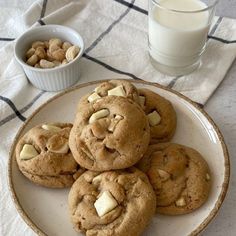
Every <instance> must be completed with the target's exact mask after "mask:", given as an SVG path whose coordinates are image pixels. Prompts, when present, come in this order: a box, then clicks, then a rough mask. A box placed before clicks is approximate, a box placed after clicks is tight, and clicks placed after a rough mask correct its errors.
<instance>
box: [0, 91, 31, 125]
mask: <svg viewBox="0 0 236 236" xmlns="http://www.w3.org/2000/svg"><path fill="white" fill-rule="evenodd" d="M0 100H2V101H4V102H6V103H7V104H8V105H9V106H10V107H11V109H12V110H13V111H14V112H15V114H16V116H17V117H18V118H19V119H20V120H21V121H25V120H26V118H25V117H24V116H23V115H21V113H20V112H19V111H18V110H17V108H16V106H15V104H14V103H13V102H12V101H11V100H10V99H9V98H6V97H3V96H1V95H0Z"/></svg>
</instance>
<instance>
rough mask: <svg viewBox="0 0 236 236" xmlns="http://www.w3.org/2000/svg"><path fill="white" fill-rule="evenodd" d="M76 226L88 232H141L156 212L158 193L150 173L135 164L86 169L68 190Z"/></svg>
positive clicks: (106, 234)
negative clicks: (127, 166)
mask: <svg viewBox="0 0 236 236" xmlns="http://www.w3.org/2000/svg"><path fill="white" fill-rule="evenodd" d="M68 201H69V212H70V217H71V220H72V223H73V225H74V228H75V229H76V230H77V231H79V232H83V233H85V234H86V235H87V236H89V235H97V236H100V235H101V236H111V235H114V236H124V235H129V236H137V235H141V233H142V232H143V231H144V229H145V227H146V226H147V225H148V223H149V222H150V220H151V218H152V216H153V215H154V213H155V208H156V197H155V193H154V191H153V189H152V187H151V185H150V183H149V181H148V178H147V176H146V175H145V174H144V173H142V172H141V171H139V170H138V169H136V168H134V167H132V168H129V169H126V170H116V171H107V172H103V173H99V172H93V171H86V172H85V173H83V174H82V175H81V176H80V177H79V178H78V179H77V180H76V182H75V183H74V184H73V186H72V188H71V190H70V193H69V198H68Z"/></svg>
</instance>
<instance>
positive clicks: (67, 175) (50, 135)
mask: <svg viewBox="0 0 236 236" xmlns="http://www.w3.org/2000/svg"><path fill="white" fill-rule="evenodd" d="M71 127H72V124H68V123H53V124H43V125H38V126H35V127H34V128H32V129H30V130H29V131H28V132H27V133H26V134H25V135H24V136H23V137H21V139H20V140H19V142H18V144H17V146H16V160H17V163H18V166H19V169H20V171H21V172H22V173H23V174H24V175H25V176H26V177H27V178H28V179H30V180H31V181H32V182H34V183H36V184H39V185H43V186H45V187H52V188H63V187H69V186H71V185H72V184H73V182H74V181H75V179H76V178H77V177H78V176H79V175H80V174H81V173H82V172H83V169H82V168H80V167H79V165H78V164H77V162H76V161H75V160H74V158H73V156H72V153H71V151H70V149H69V145H68V138H69V133H70V130H71Z"/></svg>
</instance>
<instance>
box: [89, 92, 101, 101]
mask: <svg viewBox="0 0 236 236" xmlns="http://www.w3.org/2000/svg"><path fill="white" fill-rule="evenodd" d="M99 98H101V96H99V95H98V94H97V93H92V94H91V95H90V96H89V97H88V101H89V102H93V101H96V100H97V99H99Z"/></svg>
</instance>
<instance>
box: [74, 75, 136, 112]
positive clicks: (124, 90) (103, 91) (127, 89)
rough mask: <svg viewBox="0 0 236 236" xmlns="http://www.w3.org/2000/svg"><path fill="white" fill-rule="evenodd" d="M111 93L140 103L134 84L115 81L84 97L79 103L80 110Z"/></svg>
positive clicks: (108, 82)
mask: <svg viewBox="0 0 236 236" xmlns="http://www.w3.org/2000/svg"><path fill="white" fill-rule="evenodd" d="M114 89H115V90H114ZM111 91H113V92H111ZM110 93H111V94H114V95H116V96H122V97H125V98H127V99H130V100H133V101H134V102H136V103H139V96H138V90H137V88H136V87H135V86H134V85H133V84H132V83H130V82H129V81H128V80H118V79H117V80H116V79H114V80H110V81H106V82H103V83H101V84H100V85H99V86H98V87H96V88H95V90H94V91H92V92H91V93H89V94H86V95H85V96H83V97H82V98H81V99H80V101H79V103H78V110H79V109H80V108H81V107H83V106H86V105H88V104H89V103H91V102H93V101H96V100H98V99H99V98H102V97H106V96H108V95H110ZM114 95H113V96H114Z"/></svg>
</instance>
